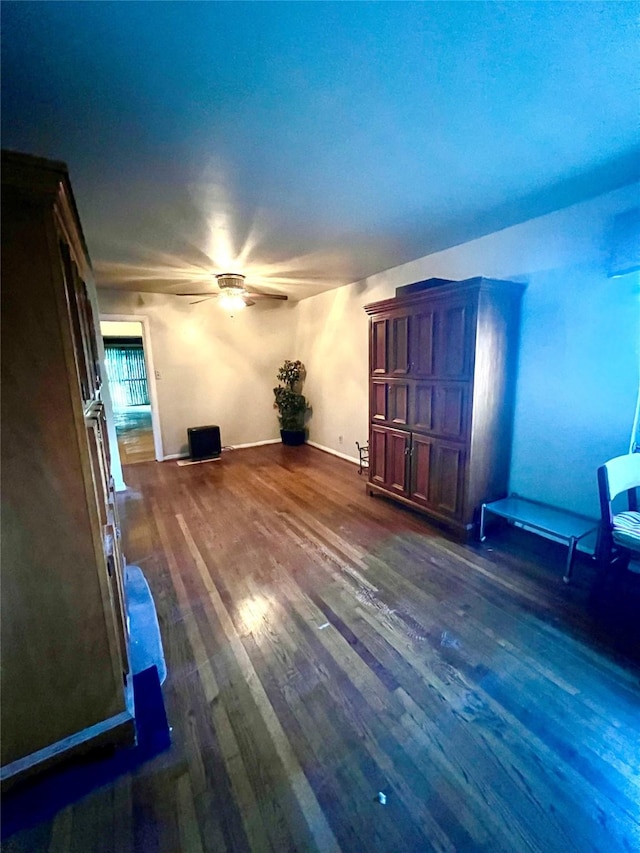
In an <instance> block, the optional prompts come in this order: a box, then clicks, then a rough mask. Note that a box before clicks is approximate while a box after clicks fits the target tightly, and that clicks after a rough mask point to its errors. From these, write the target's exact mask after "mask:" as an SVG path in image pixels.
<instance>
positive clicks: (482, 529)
mask: <svg viewBox="0 0 640 853" xmlns="http://www.w3.org/2000/svg"><path fill="white" fill-rule="evenodd" d="M485 506H486V504H482V506H481V507H480V541H481V542H484V540H485V539H486V538H487V537H486V536H485V535H484V508H485Z"/></svg>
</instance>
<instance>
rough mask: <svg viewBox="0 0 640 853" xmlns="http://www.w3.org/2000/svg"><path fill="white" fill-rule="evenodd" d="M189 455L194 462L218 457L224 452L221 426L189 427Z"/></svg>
mask: <svg viewBox="0 0 640 853" xmlns="http://www.w3.org/2000/svg"><path fill="white" fill-rule="evenodd" d="M187 436H188V439H189V457H190V459H192V460H193V461H194V462H197V461H200V460H201V459H216V458H217V457H218V456H220V454H221V453H222V444H221V443H220V427H219V426H199V427H189V428H188V429H187Z"/></svg>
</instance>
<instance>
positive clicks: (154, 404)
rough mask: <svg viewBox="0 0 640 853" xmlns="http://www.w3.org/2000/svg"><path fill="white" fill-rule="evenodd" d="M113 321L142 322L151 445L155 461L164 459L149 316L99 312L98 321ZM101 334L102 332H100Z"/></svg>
mask: <svg viewBox="0 0 640 853" xmlns="http://www.w3.org/2000/svg"><path fill="white" fill-rule="evenodd" d="M103 321H105V322H113V323H141V324H142V349H143V352H144V362H145V365H146V370H147V388H148V390H149V402H150V403H151V429H152V431H153V446H154V449H155V454H156V462H163V461H164V450H163V448H162V431H161V429H160V410H159V407H158V390H157V388H156V371H155V367H154V364H153V350H152V348H151V328H150V325H149V318H148V317H147V315H146V314H102V313H101V314H100V322H103ZM100 334H101V335H102V332H101V333H100Z"/></svg>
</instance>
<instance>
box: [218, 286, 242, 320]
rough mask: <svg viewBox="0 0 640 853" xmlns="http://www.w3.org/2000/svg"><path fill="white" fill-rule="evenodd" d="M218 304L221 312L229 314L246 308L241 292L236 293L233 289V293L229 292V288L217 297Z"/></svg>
mask: <svg viewBox="0 0 640 853" xmlns="http://www.w3.org/2000/svg"><path fill="white" fill-rule="evenodd" d="M218 304H219V305H220V307H221V308H222V310H223V311H227V312H229V313H230V314H231V313H234V312H235V311H240V310H242V309H243V308H246V307H247V306H246V304H245V301H244V298H243V291H242V290H240V291H237V290H236V289H235V288H234V292H231V289H230V288H226V289H225V290H223V291H222V292H221V293H220V296H219V297H218Z"/></svg>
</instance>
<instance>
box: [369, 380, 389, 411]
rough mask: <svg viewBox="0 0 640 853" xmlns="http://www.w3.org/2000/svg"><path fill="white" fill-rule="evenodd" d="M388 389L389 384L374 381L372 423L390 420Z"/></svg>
mask: <svg viewBox="0 0 640 853" xmlns="http://www.w3.org/2000/svg"><path fill="white" fill-rule="evenodd" d="M387 388H388V385H387V383H386V382H384V381H383V380H380V379H378V380H375V379H374V380H373V381H372V383H371V398H370V414H371V420H372V421H387V420H389V410H388V401H387Z"/></svg>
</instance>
